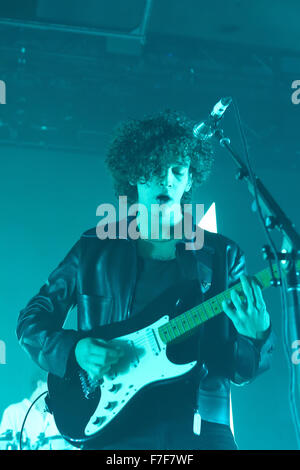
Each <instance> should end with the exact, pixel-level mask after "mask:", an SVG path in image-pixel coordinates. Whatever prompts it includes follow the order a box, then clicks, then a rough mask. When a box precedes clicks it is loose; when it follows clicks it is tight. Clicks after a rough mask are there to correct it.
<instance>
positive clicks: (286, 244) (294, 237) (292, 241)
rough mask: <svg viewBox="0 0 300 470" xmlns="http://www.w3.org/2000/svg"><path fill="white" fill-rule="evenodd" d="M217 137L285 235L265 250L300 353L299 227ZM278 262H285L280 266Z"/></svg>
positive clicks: (294, 382) (299, 377)
mask: <svg viewBox="0 0 300 470" xmlns="http://www.w3.org/2000/svg"><path fill="white" fill-rule="evenodd" d="M214 136H215V137H216V138H217V139H218V141H219V144H220V146H221V147H222V148H225V149H226V150H227V151H228V152H229V153H230V155H231V157H232V158H233V161H234V163H235V164H236V166H237V167H238V171H237V174H236V178H237V179H238V180H241V181H246V183H247V185H248V190H249V192H250V193H251V194H252V195H253V196H254V197H255V201H254V202H255V203H256V210H260V211H261V215H262V216H263V219H264V225H265V228H266V229H267V230H269V231H270V230H273V229H276V230H278V231H279V232H281V234H282V236H283V243H282V247H283V248H284V249H283V250H282V251H281V252H276V253H274V254H272V251H271V249H270V246H269V245H265V246H264V247H263V248H262V251H263V257H264V259H266V260H268V262H269V265H270V270H271V275H272V282H271V284H272V285H273V286H274V287H276V286H278V287H280V288H281V291H282V292H281V294H282V298H283V299H286V300H287V308H286V309H285V310H286V311H285V312H283V314H286V322H287V323H286V329H285V330H286V331H285V332H286V338H287V337H288V336H289V339H290V343H289V344H290V345H291V346H292V348H294V349H295V348H296V347H297V346H298V351H299V352H300V349H299V346H300V306H299V293H300V276H299V271H300V266H299V265H300V261H298V263H297V259H299V258H300V236H299V233H298V232H297V231H296V229H295V224H293V223H292V222H291V221H290V220H289V219H288V217H287V216H286V215H285V213H284V212H283V211H282V209H281V208H280V207H279V205H278V204H277V203H276V201H275V200H274V199H273V197H272V196H271V194H270V193H269V191H268V190H267V189H266V187H265V186H264V185H263V183H262V182H261V181H260V179H259V178H257V177H256V176H255V175H253V173H252V172H251V174H250V173H249V170H248V168H247V166H246V165H245V164H244V163H243V162H242V160H241V158H240V157H239V156H238V154H237V153H236V152H235V151H234V150H233V148H232V146H231V144H230V139H229V138H228V137H225V136H224V131H223V129H221V128H220V127H219V123H216V126H215V129H214ZM258 205H259V207H258ZM273 248H274V247H273ZM275 251H276V250H275ZM274 258H275V259H276V260H277V268H278V269H277V271H278V276H279V278H277V277H276V276H275V275H274V272H276V269H274V268H275V267H274V265H273V266H272V259H274ZM278 260H280V261H281V262H280V263H279V262H278ZM280 265H281V266H280ZM281 269H282V270H284V271H285V274H286V276H285V279H284V278H283V277H282V278H281V280H280V271H281ZM297 271H298V272H297ZM284 307H285V306H284ZM286 349H287V351H286V352H287V353H288V356H289V357H288V358H287V359H288V361H290V363H289V362H288V366H289V368H291V370H290V371H291V390H290V392H291V395H290V405H291V412H292V418H293V421H294V426H295V432H296V437H297V441H298V447H299V448H300V415H299V407H297V406H296V403H297V401H299V400H300V366H299V363H300V354H299V356H298V358H295V354H297V351H296V352H294V354H291V353H290V351H291V350H290V349H289V346H288V345H287V344H286Z"/></svg>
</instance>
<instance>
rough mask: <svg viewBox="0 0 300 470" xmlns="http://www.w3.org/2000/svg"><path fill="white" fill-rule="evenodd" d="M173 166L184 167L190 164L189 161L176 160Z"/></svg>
mask: <svg viewBox="0 0 300 470" xmlns="http://www.w3.org/2000/svg"><path fill="white" fill-rule="evenodd" d="M172 166H184V167H188V166H189V162H179V161H177V162H174V163H173V164H172Z"/></svg>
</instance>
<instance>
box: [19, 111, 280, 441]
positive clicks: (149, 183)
mask: <svg viewBox="0 0 300 470" xmlns="http://www.w3.org/2000/svg"><path fill="white" fill-rule="evenodd" d="M192 124H193V123H191V122H190V121H189V120H188V119H187V118H186V117H185V116H183V115H181V114H179V113H175V112H171V111H166V112H164V113H159V114H157V115H153V116H150V117H147V118H145V119H142V120H135V121H128V122H125V123H123V124H122V125H121V126H120V128H119V129H118V131H117V133H116V135H115V136H114V138H113V140H112V142H111V144H110V147H109V149H108V153H107V159H106V162H107V165H108V168H109V170H110V171H111V173H112V176H113V178H114V182H115V188H116V194H117V196H124V195H126V196H127V198H128V202H129V203H131V204H138V206H139V207H142V209H143V210H142V209H140V210H138V211H137V212H136V216H135V217H133V218H130V217H128V219H127V221H126V224H127V228H128V232H127V237H125V238H124V236H123V235H122V236H121V235H120V233H119V232H118V230H115V231H112V232H111V233H114V234H115V236H114V237H112V239H109V237H108V238H106V239H100V238H99V236H98V235H99V231H98V230H97V229H91V230H88V231H87V232H85V233H84V234H83V235H82V236H81V238H80V240H79V241H78V242H77V243H76V244H75V245H74V246H73V248H72V249H71V250H70V252H69V253H68V254H67V256H66V257H65V259H64V260H63V261H62V262H61V263H60V264H59V266H58V267H57V268H56V269H55V270H54V271H53V272H52V273H51V275H50V276H49V279H48V281H47V283H46V284H45V285H44V286H42V287H41V290H40V292H39V293H38V294H37V295H36V296H35V297H33V298H32V299H31V300H30V301H29V303H28V305H27V306H26V308H24V309H23V310H22V311H21V313H20V316H19V320H18V326H17V334H18V338H19V341H20V344H21V346H22V347H23V348H24V349H25V350H26V351H27V352H28V353H29V354H30V355H31V357H32V358H33V360H34V361H35V362H37V363H38V364H39V365H40V367H42V368H43V369H45V370H47V371H48V372H49V373H50V374H52V376H53V377H54V380H55V377H56V378H57V379H58V380H61V381H62V386H64V385H63V384H68V383H69V382H68V380H69V379H70V378H71V377H73V376H74V375H75V374H78V373H79V375H80V380H81V384H82V383H84V386H85V387H88V386H89V384H91V383H92V384H93V385H92V388H91V390H92V392H91V395H92V394H93V390H95V389H96V388H97V387H98V388H99V387H100V386H101V383H103V381H104V385H105V381H106V380H108V379H109V380H111V383H110V391H111V393H112V392H114V393H116V392H117V389H118V387H121V385H122V387H123V389H124V387H125V386H126V387H128V390H129V388H130V387H131V386H132V387H133V388H134V387H135V385H129V384H130V379H129V377H130V376H131V377H134V375H130V374H128V375H127V376H126V374H125V372H124V371H123V372H124V373H123V372H122V373H123V382H122V383H121V382H120V381H119V383H118V381H116V380H115V378H116V377H118V374H120V376H121V366H120V364H122V361H124V360H126V354H127V350H126V348H125V347H122V344H123V343H122V341H114V340H113V338H115V337H117V336H118V335H119V336H120V335H122V334H123V335H125V333H126V334H129V333H131V332H132V334H133V332H134V331H138V330H139V328H140V329H142V327H143V326H146V325H143V323H142V324H141V325H139V324H138V322H139V319H141V318H144V317H145V318H149V323H148V324H150V323H151V322H153V321H154V320H158V319H159V318H161V317H162V316H163V314H164V313H165V311H164V309H166V311H168V308H169V307H170V308H174V309H175V310H176V311H177V314H178V313H181V312H183V311H184V310H187V309H189V311H188V312H189V315H190V316H187V317H185V318H186V326H185V327H186V331H187V330H188V329H189V328H190V329H193V331H194V330H196V328H195V324H196V323H194V322H196V317H195V314H194V313H193V312H194V311H195V308H194V307H195V305H197V304H201V302H203V301H206V302H205V304H203V305H207V307H206V313H205V315H206V316H207V317H208V319H209V321H207V322H205V324H202V325H201V327H199V329H198V330H197V334H195V335H194V336H193V337H192V338H191V339H190V340H189V341H188V340H187V339H185V340H184V341H183V342H181V343H180V342H178V344H176V341H174V345H173V344H170V345H169V346H168V347H167V350H166V351H167V353H166V354H167V356H168V359H169V360H170V361H172V362H173V363H175V364H181V365H182V364H184V363H190V364H191V367H192V365H193V366H194V364H196V362H197V364H196V366H195V367H194V368H193V371H192V372H191V373H190V372H189V373H187V374H182V376H180V373H179V372H178V373H177V372H176V374H174V377H175V375H176V376H178V377H179V376H180V377H179V378H177V379H176V380H165V381H163V380H162V384H161V386H159V385H157V384H156V385H157V386H154V387H144V386H143V387H142V386H141V387H140V388H141V390H142V391H141V392H139V393H140V395H139V393H137V394H136V398H132V399H131V400H130V404H131V403H132V405H130V406H132V407H131V408H129V405H128V410H129V411H128V412H127V415H126V414H124V413H126V411H121V408H122V406H123V405H122V406H121V404H120V403H121V402H122V400H121V399H120V400H119V401H118V400H116V401H109V402H108V404H106V405H105V406H104V408H105V409H106V411H107V410H108V409H109V408H111V409H113V408H114V407H116V408H115V410H117V411H118V410H119V409H120V416H121V415H122V413H123V416H125V417H124V419H123V422H122V421H118V413H119V412H117V411H115V412H113V411H111V416H110V417H109V415H108V414H106V415H104V414H103V413H104V411H103V410H102V411H103V412H101V413H102V414H101V416H100V415H99V413H98V414H97V412H95V410H94V409H95V407H96V406H94V405H93V406H91V411H90V410H89V409H88V408H87V407H86V406H87V405H86V404H83V408H84V409H85V410H86V413H87V414H90V415H93V418H92V419H90V417H89V418H87V419H85V420H83V421H84V422H83V423H81V421H80V419H81V418H78V421H77V422H76V423H75V424H74V423H73V424H72V425H70V426H69V427H68V426H66V427H65V428H64V423H65V422H66V420H67V418H66V417H62V418H57V421H56V422H57V425H58V428H59V429H60V428H64V429H63V431H61V432H62V433H63V434H64V435H66V436H67V437H68V434H71V431H72V429H73V428H74V427H78V429H80V428H81V426H82V429H83V430H84V429H85V430H86V431H82V436H81V437H85V435H87V434H89V433H90V434H93V433H94V437H95V438H94V439H91V440H86V441H85V439H78V443H79V442H80V447H81V448H84V449H88V448H92V449H236V448H237V446H236V443H235V440H234V437H233V435H232V432H231V429H230V422H229V420H230V417H229V414H230V413H229V404H230V383H231V382H232V383H235V384H239V385H242V384H245V383H248V382H249V381H251V380H253V379H254V378H255V377H256V376H257V375H258V374H260V373H261V372H263V371H264V370H266V369H267V368H268V367H269V364H270V357H271V354H272V349H273V339H272V336H273V333H272V332H271V325H270V316H269V314H268V312H267V309H266V305H265V302H264V300H263V297H262V293H261V287H260V285H259V284H260V283H259V281H258V280H257V278H255V277H250V276H247V275H246V274H245V258H244V255H243V253H242V251H241V249H240V248H239V247H238V245H237V244H236V243H235V242H233V241H232V240H230V239H228V238H227V237H225V236H223V235H220V234H214V233H210V232H207V231H205V232H204V242H203V246H201V247H199V246H194V248H192V249H191V247H189V249H187V244H186V243H185V241H186V239H185V235H182V236H181V237H180V238H178V236H177V234H178V233H179V232H178V229H179V228H180V227H182V223H183V225H184V223H185V222H186V221H188V220H189V219H188V218H186V219H185V220H183V215H184V204H188V203H190V202H191V195H192V188H193V187H197V186H198V185H200V184H202V183H203V182H204V181H205V180H206V179H207V178H208V176H209V174H210V171H211V167H212V162H213V153H212V148H211V146H210V144H209V143H208V142H204V141H202V140H201V139H195V137H194V136H193V134H192V128H193V125H192ZM138 206H137V207H138ZM132 223H135V224H136V225H135V226H136V232H135V233H137V234H138V237H131V236H130V230H129V228H130V224H132ZM154 223H155V224H156V225H155V227H156V228H157V227H158V230H157V233H156V232H155V230H154V231H153V230H151V229H153V224H154ZM186 223H187V222H186ZM113 225H115V227H114V228H116V226H117V224H116V223H115V224H113ZM131 228H132V226H131ZM199 230H200V229H199V227H196V232H194V236H195V234H196V235H197V233H198V232H197V231H199ZM108 231H109V230H108ZM154 232H155V233H154ZM97 234H98V235H97ZM190 241H191V240H190ZM238 281H240V291H237V290H235V289H231V290H230V291H229V290H228V289H230V288H232V286H234V285H236V283H237V282H238ZM226 289H227V290H228V291H227V293H228V292H229V294H230V297H228V296H227V298H226V296H225V295H224V297H223V298H222V300H220V301H219V302H218V306H217V307H216V309H215V313H214V312H213V310H211V309H213V308H214V307H213V304H212V302H211V304H210V307H208V305H209V304H208V303H207V302H208V301H209V299H211V298H212V297H213V296H216V297H215V298H216V299H217V298H218V297H217V296H218V295H219V294H220V293H221V292H223V291H226ZM157 299H159V302H158V301H157ZM75 306H77V312H78V330H77V331H75V330H65V329H63V323H64V321H65V319H66V316H67V314H68V312H69V311H70V310H71V309H72V308H73V307H75ZM159 306H161V315H158V316H157V317H155V318H154V317H153V319H151V318H150V317H151V314H150V313H149V312H151V311H154V310H155V311H156V310H158V309H159V308H160V307H159ZM211 306H212V307H211ZM152 307H153V308H152ZM141 312H144V316H143V314H142V313H141ZM210 312H211V314H210ZM216 312H217V313H218V316H215V317H214V315H215V314H216ZM192 315H194V317H193V316H192ZM203 315H204V313H203ZM213 317H214V318H213ZM206 319H207V318H205V320H206ZM135 321H136V322H137V324H136V327H134V326H132V327H130V328H127V329H126V327H127V325H134V322H135ZM201 321H203V319H202V320H201ZM130 322H132V323H130ZM199 322H200V320H199ZM109 325H113V327H114V328H115V330H114V331H115V332H114V334H110V335H108V336H107V337H106V336H105V331H106V330H105V328H106V327H109ZM99 327H103V328H104V329H103V330H101V331H100V333H99V335H98V334H97V331H99ZM118 327H119V329H120V333H118V331H119V330H118ZM123 327H125V329H124V330H122V328H123ZM174 328H175V327H174ZM183 328H184V327H183ZM178 330H180V326H178ZM102 331H103V334H102ZM153 331H154V330H153ZM159 331H160V330H159ZM174 331H175V329H174V330H173V334H174V337H175V336H176V334H177V333H178V331H177V333H176V331H175V333H174ZM178 335H179V333H178ZM154 336H155V335H154ZM185 336H188V335H185ZM130 338H131V339H132V338H133V336H131V337H130ZM155 338H156V339H157V338H158V336H157V334H156V336H155ZM161 338H162V336H161ZM171 339H172V338H171ZM134 341H135V340H134ZM134 341H132V343H134ZM165 341H166V343H167V339H166V338H165ZM158 343H159V347H158V350H157V352H156V353H155V354H156V356H157V357H159V355H160V354H161V350H162V349H163V348H162V343H161V342H160V339H159V340H157V344H158ZM124 344H125V343H124ZM128 344H129V343H128ZM140 344H141V345H142V343H140ZM153 347H154V346H153ZM153 347H152V350H154V349H153ZM145 348H146V346H145ZM140 349H141V350H143V347H142V346H141V348H140ZM134 351H135V353H136V356H137V359H136V363H133V362H132V361H131V364H133V365H132V371H133V372H132V374H134V373H135V372H134V371H135V369H136V370H138V367H140V375H141V376H143V375H144V376H146V375H147V373H148V374H149V376H150V375H151V374H152V372H153V371H152V368H150V366H149V370H148V371H147V370H145V368H146V366H141V364H142V360H143V354H144V356H145V351H146V349H144V352H143V354H141V355H140V356H139V352H138V351H139V347H138V341H136V342H135V349H134ZM155 354H154V353H153V357H154V355H155ZM157 360H158V359H157ZM164 360H165V354H164ZM153 364H154V362H153ZM118 367H119V369H118ZM124 367H125V366H124ZM134 368H135V369H134ZM157 368H159V367H157ZM153 373H154V372H153ZM139 377H140V376H139ZM70 380H71V381H72V379H70ZM113 380H115V381H113ZM139 380H140V379H139ZM141 380H142V379H141ZM143 380H144V382H143V384H144V383H145V380H146V379H145V377H143ZM154 381H156V382H158V380H157V379H155V380H154V379H153V380H152V382H154ZM149 382H151V380H150V379H149ZM95 384H96V385H95ZM58 387H59V386H58V385H57V387H54V388H58ZM93 387H94V388H93ZM99 390H100V388H99ZM134 390H136V391H137V392H138V386H136V387H135V388H134ZM76 393H77V392H76ZM95 393H97V392H95ZM105 393H106V392H105V389H104V388H103V389H102V395H103V396H104V394H105ZM118 393H119V392H118ZM120 393H121V392H120ZM128 393H129V392H126V393H124V395H123V402H124V400H125V401H126V395H128ZM60 395H61V396H62V395H63V391H62V389H61V393H60ZM87 395H88V394H87ZM115 396H117V395H115ZM85 399H86V402H85V403H94V402H93V399H92V400H91V401H90V402H88V399H87V396H86V397H85ZM72 400H74V402H72V403H73V405H72V407H71V405H70V406H69V408H70V412H69V414H70V416H71V415H72V414H73V415H74V414H76V415H77V414H78V415H80V409H74V412H73V408H74V406H76V405H74V403H76V400H77V395H76V397H75V395H74V397H73V398H72V399H71V398H70V402H71V401H72ZM94 400H95V403H96V401H97V403H98V398H97V399H96V398H95V399H94ZM54 401H55V400H53V402H54ZM117 401H118V403H117ZM65 402H68V399H66V400H65ZM82 403H83V402H82ZM133 403H134V404H133ZM53 405H54V406H53V407H52V411H53V412H54V417H55V418H56V414H57V415H59V414H62V413H63V410H64V409H65V407H64V404H63V403H62V404H61V405H60V406H58V407H56V409H55V404H54V403H53ZM66 406H67V407H68V405H66ZM118 407H119V408H118ZM50 408H51V391H50ZM77 408H79V406H78V407H77ZM92 408H93V409H92ZM97 410H98V408H97ZM124 410H126V406H125V408H124ZM113 413H114V416H115V417H113V420H112V423H115V424H112V426H114V428H112V429H113V431H112V432H110V433H108V434H107V438H106V439H105V440H102V441H101V442H100V437H99V436H100V434H99V435H98V433H97V432H96V431H95V430H96V427H97V426H101V425H102V424H101V422H102V421H103V420H105V419H106V420H107V422H108V421H109V420H110V419H111V417H112V415H113ZM73 417H74V416H73ZM74 419H75V418H74ZM76 419H77V418H76ZM89 419H90V420H89ZM120 419H122V418H120ZM59 421H60V423H61V425H59V424H58V423H59ZM87 423H89V424H87ZM104 424H105V423H104ZM109 426H110V425H109V424H107V426H106V428H107V429H108V428H109ZM104 429H105V428H104ZM79 435H81V433H79V432H78V435H77V437H78V436H79ZM75 440H76V439H75ZM71 442H72V441H71ZM73 444H75V445H76V442H73Z"/></svg>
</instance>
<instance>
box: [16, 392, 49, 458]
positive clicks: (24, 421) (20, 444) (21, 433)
mask: <svg viewBox="0 0 300 470" xmlns="http://www.w3.org/2000/svg"><path fill="white" fill-rule="evenodd" d="M47 393H48V390H47V391H46V392H43V393H41V394H40V395H39V396H38V397H37V398H36V399H35V400H34V401H33V402H32V403H31V405H30V407H29V408H28V410H27V413H26V415H25V418H24V420H23V423H22V427H21V432H20V440H19V446H20V450H23V449H22V435H23V431H24V426H25V423H26V420H27V417H28V415H29V413H30V410H31V409H32V407H33V405H35V403H36V402H37V401H38V400H39V399H40V398H41V397H42V396H44V395H46V394H47Z"/></svg>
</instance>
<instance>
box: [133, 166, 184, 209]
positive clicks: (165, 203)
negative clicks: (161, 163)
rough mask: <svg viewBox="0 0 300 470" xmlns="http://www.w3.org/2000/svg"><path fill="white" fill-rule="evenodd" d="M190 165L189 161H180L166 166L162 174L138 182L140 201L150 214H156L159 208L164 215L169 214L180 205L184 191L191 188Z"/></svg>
mask: <svg viewBox="0 0 300 470" xmlns="http://www.w3.org/2000/svg"><path fill="white" fill-rule="evenodd" d="M189 167H190V164H189V163H183V162H180V161H178V162H175V163H174V164H172V165H171V166H169V167H168V168H165V169H164V171H163V172H162V174H161V175H160V176H155V177H153V178H152V179H151V180H150V181H147V182H146V183H141V182H140V183H138V184H137V191H138V202H139V203H140V204H143V205H144V206H145V207H146V208H147V211H148V213H149V214H152V215H154V216H155V214H156V213H157V212H158V210H159V211H160V214H161V215H162V217H164V215H165V216H169V214H170V213H171V212H172V211H174V210H175V208H176V207H177V208H178V207H179V206H180V201H181V198H182V196H183V194H184V192H186V191H189V190H190V188H191V184H192V177H191V174H190V171H189ZM177 210H178V209H177Z"/></svg>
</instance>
